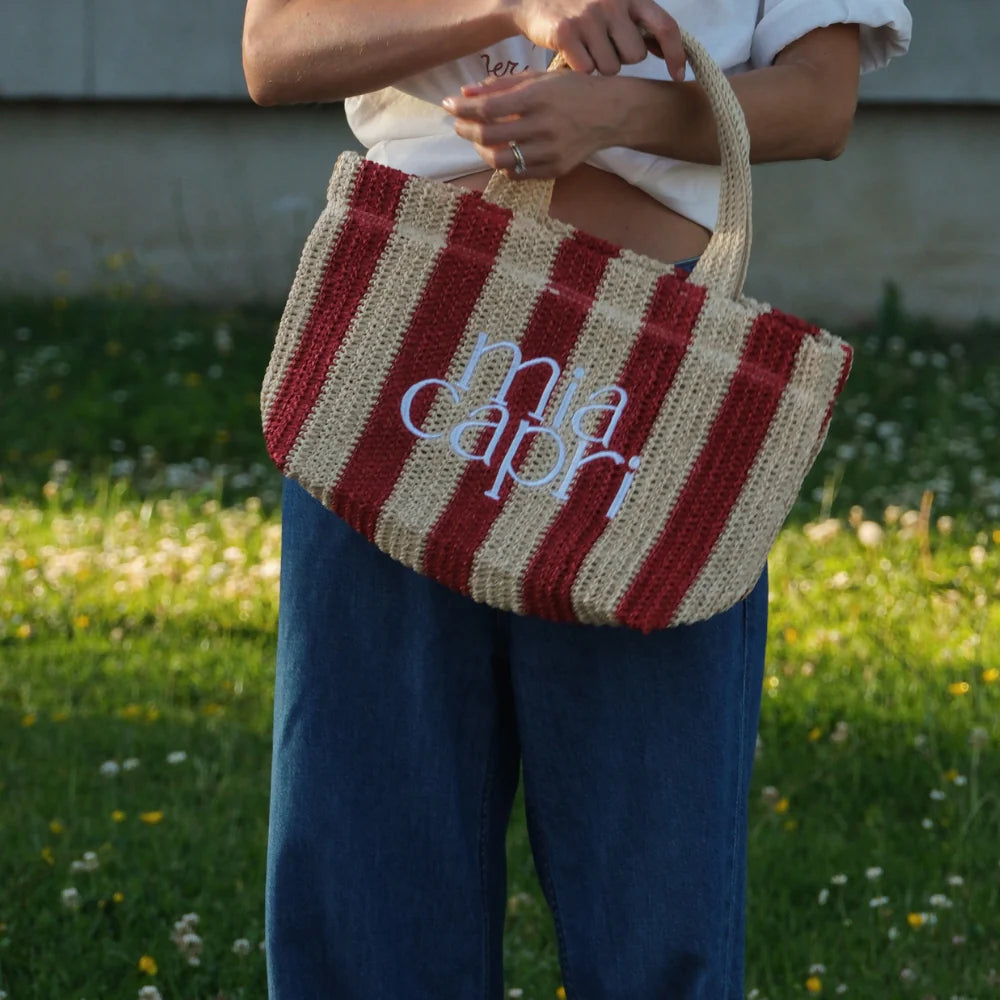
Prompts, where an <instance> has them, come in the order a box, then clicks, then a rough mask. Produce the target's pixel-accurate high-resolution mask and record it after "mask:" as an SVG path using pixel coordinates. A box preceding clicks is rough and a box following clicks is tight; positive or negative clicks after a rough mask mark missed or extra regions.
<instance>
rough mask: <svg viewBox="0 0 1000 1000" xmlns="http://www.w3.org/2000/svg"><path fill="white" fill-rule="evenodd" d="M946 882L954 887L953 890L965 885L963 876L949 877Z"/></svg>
mask: <svg viewBox="0 0 1000 1000" xmlns="http://www.w3.org/2000/svg"><path fill="white" fill-rule="evenodd" d="M945 881H946V882H947V883H948V885H950V886H952V888H957V887H958V886H960V885H965V879H964V878H962V876H961V875H949V876H948V877H947V878H946V879H945Z"/></svg>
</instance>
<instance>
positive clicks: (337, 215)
mask: <svg viewBox="0 0 1000 1000" xmlns="http://www.w3.org/2000/svg"><path fill="white" fill-rule="evenodd" d="M360 165H361V161H360V160H358V159H356V158H350V157H347V158H343V157H342V158H340V159H338V160H337V163H336V165H335V166H334V168H333V174H332V175H331V177H330V183H329V190H330V192H331V193H332V192H335V191H338V190H344V189H345V188H346V190H347V191H350V190H351V189H352V188H353V186H354V178H355V175H356V174H357V172H358V169H359V168H360ZM346 218H347V211H346V208H345V205H344V204H343V203H342V202H338V201H333V200H328V201H327V203H326V205H325V207H324V208H323V211H322V212H321V213H320V216H319V218H318V219H317V220H316V224H315V225H314V226H313V229H312V232H311V233H310V234H309V238H308V239H307V240H306V243H305V246H304V247H303V248H302V256H301V257H300V259H299V264H298V267H297V268H296V271H295V278H294V280H293V281H292V287H291V290H290V291H289V293H288V301H287V303H286V305H285V309H284V311H283V312H282V314H281V322H280V323H279V324H278V333H277V336H276V338H275V342H274V348H273V350H272V351H271V359H270V361H269V362H268V365H267V371H266V372H265V373H264V384H263V386H262V387H261V393H260V415H261V419H262V421H263V422H264V424H265V425H266V424H267V418H268V416H269V415H270V412H271V407H272V405H273V404H274V400H275V398H276V397H277V395H278V391H279V389H280V387H281V383H282V382H283V381H284V379H285V375H286V373H287V372H288V366H289V364H291V361H292V358H293V357H294V355H295V351H296V348H297V347H298V346H299V340H300V339H301V338H302V333H303V331H304V330H305V327H306V324H307V323H308V322H309V316H310V315H311V313H312V309H313V305H314V304H315V302H316V296H317V294H318V293H319V287H320V281H321V279H322V276H323V272H324V271H325V270H326V264H327V260H328V259H329V257H330V252H331V251H332V249H333V246H334V243H335V242H336V240H337V237H338V236H339V235H340V231H341V229H342V228H343V225H344V220H345V219H346Z"/></svg>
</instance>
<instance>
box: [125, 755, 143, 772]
mask: <svg viewBox="0 0 1000 1000" xmlns="http://www.w3.org/2000/svg"><path fill="white" fill-rule="evenodd" d="M138 766H139V758H138V757H128V758H126V759H125V760H123V761H122V769H123V770H125V771H134V770H135V769H136V768H137V767H138Z"/></svg>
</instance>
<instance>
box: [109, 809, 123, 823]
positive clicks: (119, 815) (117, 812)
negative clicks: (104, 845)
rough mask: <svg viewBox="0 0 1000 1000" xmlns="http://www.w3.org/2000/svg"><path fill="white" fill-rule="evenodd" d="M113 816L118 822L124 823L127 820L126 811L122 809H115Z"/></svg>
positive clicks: (112, 812)
mask: <svg viewBox="0 0 1000 1000" xmlns="http://www.w3.org/2000/svg"><path fill="white" fill-rule="evenodd" d="M111 818H112V819H113V820H114V821H115V822H116V823H124V822H125V813H124V812H123V811H122V810H121V809H113V810H112V811H111Z"/></svg>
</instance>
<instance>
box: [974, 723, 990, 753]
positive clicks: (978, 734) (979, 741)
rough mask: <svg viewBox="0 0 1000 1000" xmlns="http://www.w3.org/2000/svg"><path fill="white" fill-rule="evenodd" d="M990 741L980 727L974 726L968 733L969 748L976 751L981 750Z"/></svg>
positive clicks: (988, 735)
mask: <svg viewBox="0 0 1000 1000" xmlns="http://www.w3.org/2000/svg"><path fill="white" fill-rule="evenodd" d="M989 741H990V734H989V733H988V732H987V731H986V730H985V729H984V728H983V727H982V726H976V728H975V729H973V730H972V732H971V733H969V746H970V747H972V748H973V749H976V750H981V749H982V748H983V747H984V746H986V744H987V743H989Z"/></svg>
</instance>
